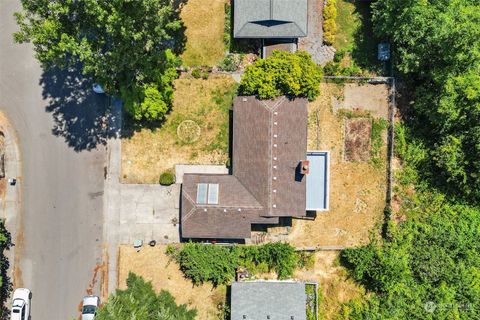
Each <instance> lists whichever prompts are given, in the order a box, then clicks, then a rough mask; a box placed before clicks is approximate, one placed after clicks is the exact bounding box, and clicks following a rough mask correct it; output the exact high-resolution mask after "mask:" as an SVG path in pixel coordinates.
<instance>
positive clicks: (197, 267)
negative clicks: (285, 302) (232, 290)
mask: <svg viewBox="0 0 480 320" xmlns="http://www.w3.org/2000/svg"><path fill="white" fill-rule="evenodd" d="M167 254H168V255H170V257H172V259H174V260H176V261H177V262H178V263H179V265H180V269H181V270H182V272H183V273H184V275H185V277H187V278H189V279H191V280H192V282H193V283H194V284H201V283H203V282H207V281H210V282H212V283H213V284H214V285H219V284H226V283H229V282H230V281H232V280H233V279H234V278H235V272H236V270H237V268H238V267H244V268H247V269H248V270H249V272H250V273H251V274H256V273H266V272H270V271H275V273H276V274H277V277H278V278H279V279H287V278H290V277H292V275H293V272H294V270H295V268H296V267H297V263H298V256H297V253H296V252H295V249H294V248H293V247H292V246H291V245H289V244H287V243H269V244H265V245H261V246H235V247H227V246H219V245H205V244H198V243H187V244H185V246H184V247H183V248H182V249H180V250H179V251H177V250H176V249H175V248H169V249H168V250H167Z"/></svg>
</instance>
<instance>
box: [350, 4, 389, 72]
mask: <svg viewBox="0 0 480 320" xmlns="http://www.w3.org/2000/svg"><path fill="white" fill-rule="evenodd" d="M346 1H347V2H350V3H352V4H353V5H354V6H355V13H357V14H358V16H359V19H360V27H359V28H358V29H357V30H356V31H355V33H354V34H353V42H354V43H353V48H352V58H353V60H354V61H355V62H356V63H357V65H358V66H359V67H361V68H362V69H367V70H370V71H373V72H377V73H380V72H381V71H382V67H383V64H382V63H381V62H380V61H378V60H377V44H378V43H379V42H380V41H379V39H378V38H377V37H376V36H375V34H374V32H373V23H372V9H371V3H370V2H368V1H356V0H346Z"/></svg>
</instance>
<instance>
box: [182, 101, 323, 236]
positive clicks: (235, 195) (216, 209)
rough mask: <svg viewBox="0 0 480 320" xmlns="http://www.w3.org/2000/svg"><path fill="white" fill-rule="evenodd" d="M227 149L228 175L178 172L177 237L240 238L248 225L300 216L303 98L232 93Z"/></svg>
mask: <svg viewBox="0 0 480 320" xmlns="http://www.w3.org/2000/svg"><path fill="white" fill-rule="evenodd" d="M232 151H233V156H232V174H194V173H187V174H185V175H184V176H183V185H182V195H181V233H182V238H183V239H218V240H226V239H229V240H244V239H248V238H250V233H251V228H252V225H255V224H278V223H279V219H280V218H281V217H295V218H303V217H306V215H307V211H306V208H307V200H308V199H307V197H308V195H307V194H308V193H307V178H306V174H307V173H308V168H307V163H308V162H307V161H306V159H307V100H306V99H303V98H296V99H289V98H287V97H279V98H277V99H275V100H259V99H257V98H256V97H254V96H242V97H237V98H236V99H235V101H234V105H233V145H232ZM323 175H324V176H326V175H325V172H323ZM327 193H328V192H327ZM315 197H317V194H315Z"/></svg>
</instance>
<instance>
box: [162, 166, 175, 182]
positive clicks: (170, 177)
mask: <svg viewBox="0 0 480 320" xmlns="http://www.w3.org/2000/svg"><path fill="white" fill-rule="evenodd" d="M159 183H160V184H161V185H162V186H169V185H171V184H174V183H175V174H174V173H173V172H172V171H170V170H168V171H165V172H163V173H162V174H161V175H160V179H159Z"/></svg>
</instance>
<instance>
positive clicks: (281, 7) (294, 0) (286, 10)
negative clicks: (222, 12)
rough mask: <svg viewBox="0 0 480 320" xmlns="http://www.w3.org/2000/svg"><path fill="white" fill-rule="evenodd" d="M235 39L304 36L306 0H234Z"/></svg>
mask: <svg viewBox="0 0 480 320" xmlns="http://www.w3.org/2000/svg"><path fill="white" fill-rule="evenodd" d="M233 6H234V16H233V36H234V37H235V38H299V37H305V36H307V21H308V0H235V1H234V4H233Z"/></svg>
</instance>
